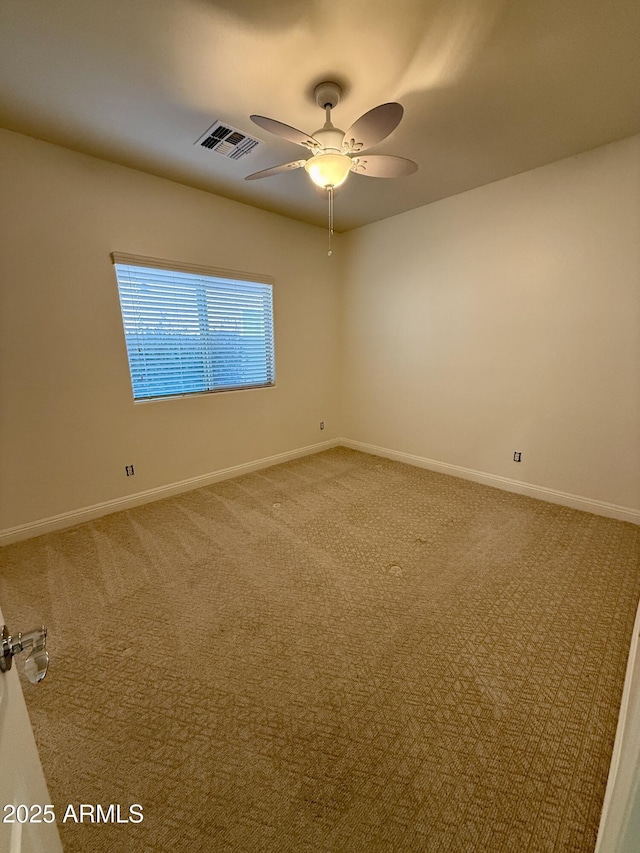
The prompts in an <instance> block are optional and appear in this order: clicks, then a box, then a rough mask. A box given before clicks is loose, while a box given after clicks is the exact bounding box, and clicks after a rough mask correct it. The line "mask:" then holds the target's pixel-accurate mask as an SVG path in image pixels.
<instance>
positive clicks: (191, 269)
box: [110, 252, 276, 403]
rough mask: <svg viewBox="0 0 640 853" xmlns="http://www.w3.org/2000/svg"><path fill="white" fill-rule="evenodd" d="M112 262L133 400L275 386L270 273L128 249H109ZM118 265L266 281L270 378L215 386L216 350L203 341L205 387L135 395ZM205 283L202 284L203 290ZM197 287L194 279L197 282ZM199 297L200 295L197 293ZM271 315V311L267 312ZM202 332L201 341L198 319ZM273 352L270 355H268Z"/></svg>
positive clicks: (258, 282)
mask: <svg viewBox="0 0 640 853" xmlns="http://www.w3.org/2000/svg"><path fill="white" fill-rule="evenodd" d="M110 258H111V262H112V264H113V267H114V275H115V278H116V286H117V290H118V299H119V307H120V319H121V322H122V331H123V335H124V343H125V349H126V352H127V366H128V368H129V381H130V387H131V393H132V396H133V402H134V403H152V402H157V401H159V400H176V399H180V398H183V397H200V396H203V395H209V394H221V393H226V392H230V391H254V390H260V389H263V388H274V387H275V385H276V365H275V309H274V290H275V288H274V285H275V281H274V279H273V278H272V277H271V276H268V275H263V274H256V273H248V272H241V271H239V270H228V269H221V268H218V267H209V266H202V265H200V264H191V263H186V262H183V261H175V260H167V259H164V258H153V257H149V256H147V255H133V254H129V253H126V252H111V253H110ZM118 266H131V267H149V268H150V269H153V270H157V271H158V272H160V273H163V272H167V273H171V272H178V273H185V274H187V275H193V276H195V277H200V278H210V279H213V280H218V281H219V282H221V283H223V284H229V283H233V282H234V281H237V282H238V283H239V284H245V285H251V284H256V285H266V286H268V287H269V288H270V291H271V292H270V298H269V307H270V309H271V310H270V321H271V322H270V327H269V332H270V334H268V336H267V337H266V338H264V341H265V344H264V346H265V352H266V357H265V370H266V373H267V376H268V381H266V382H258V383H247V384H243V385H230V386H229V385H220V386H219V387H215V385H213V373H212V371H211V363H212V358H213V350H212V349H210V348H208V346H207V344H206V343H205V344H203V345H202V347H201V350H202V354H203V368H202V372H203V378H204V377H206V376H207V375H208V376H209V378H210V381H209V382H207V383H205V385H206V387H203V388H198V389H196V390H189V391H178V392H169V393H161V394H146V395H144V396H136V387H135V380H134V372H133V370H132V361H131V356H130V349H129V339H128V337H127V326H126V321H125V314H124V311H123V303H122V294H121V291H120V280H119V278H118V270H117V267H118ZM204 287H206V285H204V286H203V290H204ZM194 290H195V283H194ZM196 298H197V299H198V301H199V299H200V297H196ZM198 315H199V316H200V311H198ZM267 316H269V315H267ZM198 328H199V332H198V338H199V339H200V341H202V339H203V338H204V335H203V331H207V332H208V330H205V327H204V326H203V324H202V321H201V319H199V325H198ZM269 356H270V357H269Z"/></svg>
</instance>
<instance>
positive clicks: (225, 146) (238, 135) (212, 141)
mask: <svg viewBox="0 0 640 853" xmlns="http://www.w3.org/2000/svg"><path fill="white" fill-rule="evenodd" d="M259 144H260V140H259V139H254V138H253V137H252V136H248V135H247V134H246V133H243V132H242V131H241V130H238V129H237V128H235V127H231V126H230V125H228V124H223V123H222V122H221V121H217V122H215V123H214V124H212V125H211V127H210V128H209V130H207V132H206V133H203V134H202V136H201V137H200V138H199V139H196V141H195V143H194V145H200V146H201V147H202V148H208V149H209V150H210V151H215V152H216V153H217V154H222V156H223V157H229V159H230V160H240V159H241V158H242V157H246V155H247V154H250V153H251V151H253V149H254V148H255V147H256V146H257V145H259Z"/></svg>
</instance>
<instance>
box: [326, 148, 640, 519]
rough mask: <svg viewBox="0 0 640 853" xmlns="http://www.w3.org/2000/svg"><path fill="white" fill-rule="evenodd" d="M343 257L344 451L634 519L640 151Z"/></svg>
mask: <svg viewBox="0 0 640 853" xmlns="http://www.w3.org/2000/svg"><path fill="white" fill-rule="evenodd" d="M345 242H346V244H347V247H348V263H347V265H346V267H345V270H344V306H343V307H344V316H343V329H342V343H343V352H342V363H343V370H344V373H343V426H344V430H343V435H344V436H345V437H347V438H349V439H352V440H354V441H357V442H362V443H364V444H368V445H374V446H377V447H382V448H387V449H391V450H394V451H401V452H404V453H407V454H412V455H414V456H417V457H422V458H425V459H428V460H436V461H440V462H444V463H447V464H449V465H458V466H462V467H463V468H468V469H473V470H475V471H479V472H487V473H489V474H492V475H496V476H498V477H505V478H510V479H515V480H519V481H523V482H525V483H530V484H535V485H538V486H542V487H544V488H546V489H550V490H557V491H561V492H568V493H571V494H575V495H579V496H583V497H586V498H589V499H592V500H596V501H603V502H609V503H613V504H616V505H619V506H622V507H630V508H635V509H636V510H638V509H640V137H634V138H631V139H627V140H623V141H621V142H618V143H615V144H613V145H609V146H606V147H604V148H600V149H597V150H594V151H591V152H588V153H586V154H583V155H580V156H577V157H572V158H570V159H567V160H563V161H561V162H558V163H555V164H552V165H550V166H547V167H544V168H540V169H536V170H534V171H531V172H528V173H526V174H522V175H518V176H516V177H513V178H509V179H507V180H504V181H500V182H498V183H495V184H492V185H489V186H486V187H482V188H480V189H477V190H473V191H471V192H467V193H464V194H462V195H459V196H456V197H454V198H450V199H446V200H444V201H441V202H438V203H435V204H432V205H429V206H427V207H424V208H420V209H418V210H414V211H411V212H409V213H406V214H402V215H400V216H396V217H394V218H392V219H389V220H386V221H383V222H380V223H376V224H373V225H370V226H366V227H364V228H361V229H359V230H356V231H353V232H350V233H349V234H348V235H346V237H345ZM514 450H520V451H521V452H522V454H523V455H522V462H521V463H519V464H517V463H514V462H513V461H512V458H513V451H514ZM639 518H640V517H639Z"/></svg>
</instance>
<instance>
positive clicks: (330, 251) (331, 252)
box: [327, 187, 333, 255]
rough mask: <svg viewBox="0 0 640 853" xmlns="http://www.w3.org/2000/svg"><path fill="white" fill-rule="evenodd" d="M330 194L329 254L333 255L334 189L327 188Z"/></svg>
mask: <svg viewBox="0 0 640 853" xmlns="http://www.w3.org/2000/svg"><path fill="white" fill-rule="evenodd" d="M327 192H328V193H329V251H328V253H327V254H329V255H332V254H333V250H332V248H331V238H332V237H333V187H327Z"/></svg>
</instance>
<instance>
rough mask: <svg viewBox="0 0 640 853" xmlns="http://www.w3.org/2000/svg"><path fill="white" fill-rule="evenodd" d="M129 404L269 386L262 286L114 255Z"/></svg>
mask: <svg viewBox="0 0 640 853" xmlns="http://www.w3.org/2000/svg"><path fill="white" fill-rule="evenodd" d="M111 258H112V260H113V263H114V265H115V270H116V278H117V280H118V291H119V293H120V307H121V309H122V322H123V325H124V334H125V339H126V343H127V353H128V356H129V370H130V372H131V385H132V387H133V397H134V399H135V400H148V399H153V398H156V397H175V396H178V395H183V394H197V393H201V392H205V391H227V390H231V389H238V388H260V387H264V386H268V385H273V384H274V382H275V369H274V351H273V302H272V285H271V283H270V281H269V280H267V279H262V280H256V279H255V278H254V277H253V276H249V275H248V274H247V275H245V274H244V273H231V272H228V271H220V270H213V269H208V268H206V267H196V266H192V265H188V264H180V263H175V262H173V261H160V260H157V259H155V258H141V257H137V256H135V255H123V254H119V253H113V254H112V256H111Z"/></svg>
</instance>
